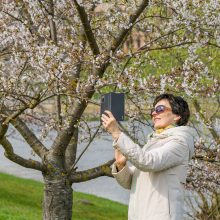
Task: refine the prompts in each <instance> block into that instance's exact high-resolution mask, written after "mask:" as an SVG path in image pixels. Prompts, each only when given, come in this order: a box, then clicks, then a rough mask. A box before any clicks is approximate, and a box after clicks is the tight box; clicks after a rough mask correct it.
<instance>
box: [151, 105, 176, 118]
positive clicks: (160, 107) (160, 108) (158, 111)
mask: <svg viewBox="0 0 220 220" xmlns="http://www.w3.org/2000/svg"><path fill="white" fill-rule="evenodd" d="M168 110H169V111H171V110H172V109H171V108H168V107H166V106H165V105H158V106H157V107H156V108H152V109H151V116H152V114H153V112H156V114H161V113H163V112H165V111H168Z"/></svg>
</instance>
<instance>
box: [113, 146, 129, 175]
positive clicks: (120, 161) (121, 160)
mask: <svg viewBox="0 0 220 220" xmlns="http://www.w3.org/2000/svg"><path fill="white" fill-rule="evenodd" d="M115 163H116V166H117V168H118V170H119V171H120V170H122V169H123V167H124V166H125V164H126V158H125V156H123V155H122V153H121V152H120V151H119V150H118V149H115Z"/></svg>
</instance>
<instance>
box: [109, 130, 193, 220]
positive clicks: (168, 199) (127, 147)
mask: <svg viewBox="0 0 220 220" xmlns="http://www.w3.org/2000/svg"><path fill="white" fill-rule="evenodd" d="M113 145H114V146H116V147H117V148H118V149H119V150H120V151H121V153H122V154H123V155H124V156H125V157H126V158H127V160H128V161H130V163H131V164H132V165H133V166H132V167H129V166H127V165H126V166H125V167H124V168H123V169H122V170H121V171H120V172H117V170H116V166H115V165H113V167H112V174H113V176H114V177H115V178H116V180H117V181H118V183H119V184H120V185H121V186H122V187H124V188H126V189H130V201H129V211H128V219H129V220H182V219H183V204H184V202H183V201H184V196H183V195H184V194H183V192H184V185H183V184H184V183H185V182H186V174H187V166H188V162H189V160H190V159H191V158H192V155H193V152H194V129H192V128H190V127H188V126H179V127H174V128H169V129H166V130H165V131H163V132H162V133H160V134H156V133H153V134H152V135H151V137H150V139H149V141H148V142H147V144H146V145H145V146H144V147H143V148H141V147H140V146H139V145H137V144H135V143H134V142H133V141H132V140H131V139H130V138H129V137H127V136H126V135H125V134H124V133H121V134H120V136H119V138H118V140H117V141H116V142H115V143H114V144H113Z"/></svg>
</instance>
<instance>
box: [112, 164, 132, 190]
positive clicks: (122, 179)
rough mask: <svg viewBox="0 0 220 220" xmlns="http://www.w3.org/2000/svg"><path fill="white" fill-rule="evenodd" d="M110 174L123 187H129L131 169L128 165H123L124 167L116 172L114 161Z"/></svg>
mask: <svg viewBox="0 0 220 220" xmlns="http://www.w3.org/2000/svg"><path fill="white" fill-rule="evenodd" d="M112 175H113V176H114V177H115V179H116V180H117V182H118V183H119V184H120V185H121V186H122V187H123V188H125V189H131V182H132V176H133V170H132V169H131V168H130V167H129V166H128V165H125V166H124V168H123V169H122V170H120V171H119V172H118V171H117V169H116V165H115V163H114V164H113V166H112Z"/></svg>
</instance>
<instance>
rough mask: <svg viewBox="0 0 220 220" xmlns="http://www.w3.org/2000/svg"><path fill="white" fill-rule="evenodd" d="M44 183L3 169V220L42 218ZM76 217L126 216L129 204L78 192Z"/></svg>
mask: <svg viewBox="0 0 220 220" xmlns="http://www.w3.org/2000/svg"><path fill="white" fill-rule="evenodd" d="M42 195H43V184H42V183H39V182H36V181H33V180H26V179H22V178H18V177H14V176H10V175H7V174H2V173H0V220H40V219H42V217H41V216H42V210H41V203H42ZM73 200H74V201H73V202H74V207H73V220H109V219H114V220H126V219H127V206H125V205H122V204H119V203H116V202H112V201H110V200H107V199H102V198H99V197H96V196H92V195H87V194H83V193H77V192H74V196H73Z"/></svg>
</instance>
